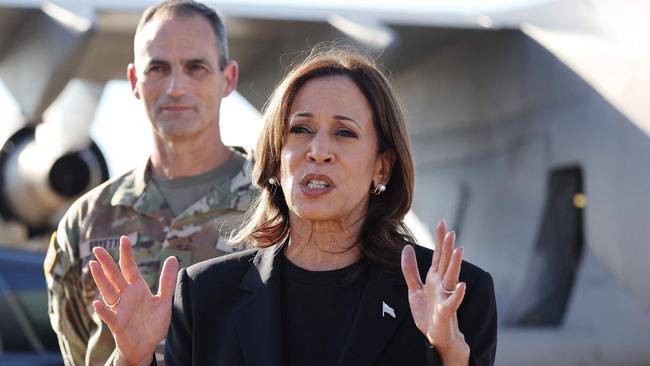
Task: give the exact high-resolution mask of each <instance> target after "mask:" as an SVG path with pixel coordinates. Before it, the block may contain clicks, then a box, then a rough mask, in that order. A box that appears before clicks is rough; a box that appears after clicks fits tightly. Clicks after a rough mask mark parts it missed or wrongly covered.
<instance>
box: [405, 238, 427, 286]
mask: <svg viewBox="0 0 650 366" xmlns="http://www.w3.org/2000/svg"><path fill="white" fill-rule="evenodd" d="M402 274H404V279H405V280H406V285H407V286H408V288H409V291H413V290H419V289H421V288H422V279H421V278H420V273H419V271H418V262H417V259H415V249H413V247H412V246H410V245H407V246H405V247H404V249H402Z"/></svg>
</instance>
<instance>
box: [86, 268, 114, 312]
mask: <svg viewBox="0 0 650 366" xmlns="http://www.w3.org/2000/svg"><path fill="white" fill-rule="evenodd" d="M88 266H89V267H90V274H91V275H92V276H93V280H95V284H96V285H97V288H98V289H99V293H100V294H101V295H102V297H103V298H104V300H105V301H107V302H108V303H109V304H114V303H115V302H117V299H119V297H120V294H119V292H118V290H117V289H115V287H114V286H113V284H112V283H111V281H110V280H109V279H108V278H107V277H106V275H105V274H104V270H103V269H102V266H101V264H99V262H97V261H90V262H89V263H88Z"/></svg>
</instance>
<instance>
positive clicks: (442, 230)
mask: <svg viewBox="0 0 650 366" xmlns="http://www.w3.org/2000/svg"><path fill="white" fill-rule="evenodd" d="M446 234H447V222H446V221H445V220H444V219H442V220H440V222H439V223H438V226H437V227H436V242H435V247H434V251H433V257H432V258H431V268H433V269H434V270H435V271H437V270H438V263H440V252H441V251H442V242H443V240H444V238H445V235H446Z"/></svg>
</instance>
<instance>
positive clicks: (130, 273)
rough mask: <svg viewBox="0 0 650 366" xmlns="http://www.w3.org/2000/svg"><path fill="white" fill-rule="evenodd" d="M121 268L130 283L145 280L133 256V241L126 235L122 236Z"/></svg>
mask: <svg viewBox="0 0 650 366" xmlns="http://www.w3.org/2000/svg"><path fill="white" fill-rule="evenodd" d="M120 268H121V269H122V273H124V277H125V278H126V280H127V281H128V282H129V283H135V282H138V281H144V279H143V278H142V275H141V274H140V270H139V269H138V265H137V263H136V262H135V259H134V258H133V250H132V249H131V241H130V240H129V238H128V237H126V236H124V235H122V236H121V237H120Z"/></svg>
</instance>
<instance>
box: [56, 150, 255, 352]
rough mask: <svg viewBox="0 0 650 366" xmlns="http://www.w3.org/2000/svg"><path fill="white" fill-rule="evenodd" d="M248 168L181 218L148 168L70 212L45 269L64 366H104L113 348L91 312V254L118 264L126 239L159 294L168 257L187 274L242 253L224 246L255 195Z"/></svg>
mask: <svg viewBox="0 0 650 366" xmlns="http://www.w3.org/2000/svg"><path fill="white" fill-rule="evenodd" d="M247 162H248V161H247ZM249 165H250V164H249V163H247V164H244V167H243V169H241V170H240V172H239V173H238V174H237V175H236V176H235V177H233V178H232V179H220V180H219V181H217V182H215V185H214V187H213V189H212V190H211V192H209V193H208V194H207V195H206V196H204V197H202V198H201V199H199V200H198V201H196V202H195V203H194V204H192V205H190V207H188V208H187V209H186V210H184V211H183V212H182V213H180V214H179V215H178V216H174V215H173V213H172V211H171V209H170V208H169V206H168V205H167V202H166V201H165V199H164V198H163V196H162V194H161V193H160V191H159V190H158V188H157V187H156V185H155V184H152V181H151V179H150V177H149V173H148V171H149V169H148V164H143V166H142V167H139V168H137V169H135V170H133V171H131V172H129V173H126V174H124V175H122V176H120V177H117V178H115V179H112V180H109V181H108V182H105V183H104V184H102V185H100V186H98V187H96V188H95V189H93V190H91V191H90V192H88V193H87V194H85V195H84V196H83V197H81V198H80V199H79V200H77V201H76V202H75V203H74V204H73V205H72V206H71V207H70V209H69V210H68V212H67V213H66V214H65V216H64V217H63V219H62V220H61V223H60V224H59V228H58V230H57V232H56V233H55V234H54V235H53V236H52V241H51V244H50V248H49V250H48V255H47V257H46V262H45V274H46V280H47V285H48V289H49V300H50V301H49V315H50V322H51V323H52V327H53V328H54V331H55V332H56V333H57V336H58V339H59V346H60V348H61V353H62V355H63V358H64V360H65V363H66V365H104V364H105V363H106V361H107V360H109V358H110V357H111V353H112V352H113V350H114V348H115V345H114V342H113V337H112V335H111V333H110V330H109V329H108V326H107V325H106V324H104V323H103V322H102V321H101V320H100V319H99V317H98V316H97V314H95V312H94V310H93V308H92V301H93V300H96V299H98V298H99V292H98V290H97V288H96V286H95V283H94V281H93V279H92V276H91V274H90V269H89V268H88V261H89V260H91V259H93V258H92V248H93V247H95V246H101V247H104V248H105V249H107V250H108V252H109V253H111V254H112V255H113V257H114V258H115V259H116V260H117V258H118V252H117V250H118V242H119V237H120V236H121V235H127V236H129V238H130V239H131V242H132V243H133V248H134V255H135V258H136V261H137V262H138V266H139V268H140V271H141V272H142V275H143V277H144V279H145V280H146V281H147V283H148V284H149V286H150V288H151V290H152V292H154V293H155V292H156V291H157V288H158V283H157V282H158V277H159V271H160V269H161V265H162V262H163V261H164V259H165V258H167V257H168V256H170V255H174V256H176V257H177V258H178V259H179V260H180V264H181V266H182V267H184V266H187V265H189V264H192V263H196V262H199V261H202V260H205V259H208V258H212V257H215V256H219V255H222V254H224V253H229V252H233V251H235V250H237V249H238V248H232V247H230V246H229V245H228V243H227V238H228V235H229V234H230V232H231V231H232V229H233V228H235V227H237V226H239V224H240V221H241V219H242V215H243V213H244V211H246V209H248V207H249V205H250V203H251V201H252V199H253V197H254V195H255V191H254V189H253V188H252V184H251V177H250V166H249Z"/></svg>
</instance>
